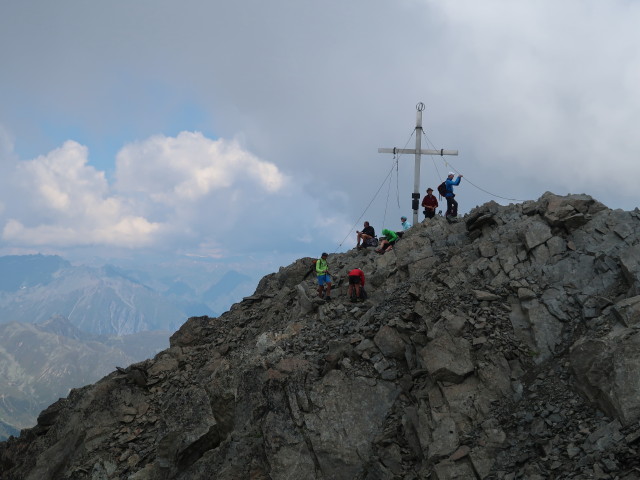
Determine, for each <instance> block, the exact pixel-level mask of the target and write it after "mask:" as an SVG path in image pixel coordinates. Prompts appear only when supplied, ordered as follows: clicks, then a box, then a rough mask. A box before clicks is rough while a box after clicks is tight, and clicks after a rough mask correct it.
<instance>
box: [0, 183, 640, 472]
mask: <svg viewBox="0 0 640 480" xmlns="http://www.w3.org/2000/svg"><path fill="white" fill-rule="evenodd" d="M639 246H640V211H638V210H636V211H633V212H621V211H611V210H609V209H607V208H606V207H605V206H604V205H602V204H600V203H599V202H597V201H595V200H594V199H592V198H591V197H589V196H587V195H569V196H566V197H559V196H556V195H553V194H551V193H545V195H543V197H541V198H540V199H539V200H537V201H531V202H525V203H524V204H519V205H509V206H500V205H498V204H496V203H493V202H491V203H488V204H486V205H483V206H481V207H478V208H476V209H474V210H473V211H472V212H471V213H469V214H468V215H467V216H466V217H465V218H464V221H461V222H457V223H453V224H449V223H448V222H446V221H445V220H444V219H443V218H439V217H436V218H434V219H430V220H426V221H424V222H422V223H421V224H418V225H415V226H414V227H412V228H411V229H410V230H409V231H407V232H406V233H405V234H404V236H403V238H402V239H401V240H400V241H399V242H398V243H397V244H396V247H395V248H394V249H393V250H392V251H391V252H388V253H386V254H384V255H376V254H374V253H373V252H371V251H368V250H366V249H365V250H356V249H353V250H351V251H349V252H347V253H344V254H335V255H330V256H329V260H328V261H329V265H330V268H331V272H332V274H333V276H334V290H333V295H332V296H333V301H331V302H324V301H322V300H319V299H317V296H316V294H315V289H316V286H315V285H314V279H313V278H305V274H306V273H307V271H308V270H309V266H310V261H311V259H309V258H307V259H301V260H298V261H297V262H295V263H293V264H292V265H289V266H287V267H282V268H281V269H280V270H279V271H278V272H277V273H274V274H272V275H268V276H267V277H265V278H264V279H263V280H262V281H261V282H260V284H259V285H258V288H257V289H256V292H255V294H254V295H252V296H250V297H247V298H245V299H244V300H243V301H242V302H241V303H238V304H236V305H234V306H233V307H232V308H231V309H230V311H229V312H226V313H225V314H223V315H222V316H221V317H220V318H208V317H199V318H191V319H189V320H188V321H187V322H186V323H185V324H184V325H183V326H182V327H181V328H180V329H179V330H178V331H177V332H176V333H175V334H174V335H173V336H172V338H171V347H170V348H169V349H167V350H165V351H164V352H161V353H160V354H158V355H156V357H155V358H153V359H149V360H146V361H144V362H141V363H138V364H134V365H131V366H130V367H127V368H120V369H118V370H117V371H116V372H113V373H111V374H109V375H108V376H107V377H105V378H103V379H102V380H101V381H99V382H98V383H96V384H94V385H90V386H87V387H84V388H82V389H77V390H73V391H72V392H71V393H70V395H69V396H68V397H67V398H65V399H61V400H59V401H58V402H56V403H55V404H53V405H51V406H50V407H49V408H47V409H46V410H45V411H43V412H42V414H41V415H40V417H39V419H38V425H37V426H36V427H35V428H33V429H29V430H24V431H23V432H22V433H21V435H20V436H19V437H17V438H15V437H13V438H11V439H9V441H7V442H5V443H3V444H0V479H1V480H8V479H11V480H23V479H27V478H29V479H31V478H33V479H35V478H38V479H63V480H70V479H74V480H83V479H91V480H98V479H111V478H118V479H130V480H160V479H185V480H186V479H209V478H216V479H224V480H231V479H238V478H251V479H254V480H266V479H283V480H284V479H290V478H296V479H318V480H320V479H358V480H365V479H366V480H373V479H389V480H391V479H403V480H417V479H427V478H429V479H439V480H443V479H467V478H468V479H474V480H477V479H505V480H507V479H508V480H514V479H524V478H526V479H547V478H558V479H559V478H567V479H569V478H575V479H578V478H601V479H612V480H613V479H615V478H618V479H620V480H622V479H625V480H630V479H632V478H636V477H637V472H638V471H640V461H639V460H638V458H639V456H638V454H637V451H638V445H639V444H638V442H639V441H640V426H639V423H638V422H639V421H640V375H639V374H638V373H637V372H640V368H639V367H640V332H638V325H640V300H639V299H640V292H638V285H639V283H638V279H639V276H638V275H639V269H638V248H640V247H639ZM354 267H359V268H361V269H362V270H363V271H364V272H365V275H366V277H367V286H368V288H367V290H368V293H369V299H368V300H367V301H365V302H363V303H351V302H349V299H347V298H346V284H347V279H346V274H347V272H348V271H349V270H350V269H352V268H354Z"/></svg>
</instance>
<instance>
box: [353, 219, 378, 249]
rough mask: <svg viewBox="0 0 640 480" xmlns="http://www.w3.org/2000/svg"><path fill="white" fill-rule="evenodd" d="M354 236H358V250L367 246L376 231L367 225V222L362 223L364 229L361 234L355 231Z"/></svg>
mask: <svg viewBox="0 0 640 480" xmlns="http://www.w3.org/2000/svg"><path fill="white" fill-rule="evenodd" d="M356 234H357V235H358V242H357V244H356V248H358V249H360V248H364V247H368V246H369V244H370V243H371V242H370V240H372V239H373V238H374V237H375V236H376V231H375V230H374V229H373V227H372V226H371V225H369V222H364V228H363V229H362V231H361V232H358V231H356ZM360 242H362V245H360Z"/></svg>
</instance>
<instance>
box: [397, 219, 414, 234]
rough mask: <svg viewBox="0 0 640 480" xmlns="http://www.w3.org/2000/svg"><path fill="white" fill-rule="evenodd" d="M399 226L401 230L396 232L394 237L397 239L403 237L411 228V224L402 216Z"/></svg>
mask: <svg viewBox="0 0 640 480" xmlns="http://www.w3.org/2000/svg"><path fill="white" fill-rule="evenodd" d="M400 224H401V225H402V230H400V231H399V232H396V235H398V238H402V235H404V232H406V231H407V230H409V229H410V228H411V227H412V225H411V223H409V221H408V220H407V217H405V216H404V215H403V216H401V217H400Z"/></svg>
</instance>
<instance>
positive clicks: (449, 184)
mask: <svg viewBox="0 0 640 480" xmlns="http://www.w3.org/2000/svg"><path fill="white" fill-rule="evenodd" d="M453 177H455V174H454V173H453V172H449V175H447V179H446V180H445V181H444V184H445V186H446V188H447V193H446V194H445V199H446V200H447V211H446V213H445V214H444V216H445V218H446V219H447V220H449V219H450V218H455V217H457V216H458V202H457V201H456V200H455V196H456V195H455V193H453V187H454V185H455V186H457V185H460V180H461V179H462V175H458V178H457V179H455V180H454V179H453Z"/></svg>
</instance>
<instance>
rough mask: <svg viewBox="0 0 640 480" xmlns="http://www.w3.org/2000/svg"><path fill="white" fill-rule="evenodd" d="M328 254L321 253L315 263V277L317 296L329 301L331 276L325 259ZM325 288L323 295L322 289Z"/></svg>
mask: <svg viewBox="0 0 640 480" xmlns="http://www.w3.org/2000/svg"><path fill="white" fill-rule="evenodd" d="M328 257H329V254H328V253H326V252H323V253H322V255H321V256H320V258H319V259H318V260H317V261H316V276H317V277H318V296H319V297H320V298H324V299H325V300H331V275H329V265H327V258H328ZM325 285H326V286H327V291H326V293H325V291H324V289H325V288H324V287H325Z"/></svg>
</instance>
